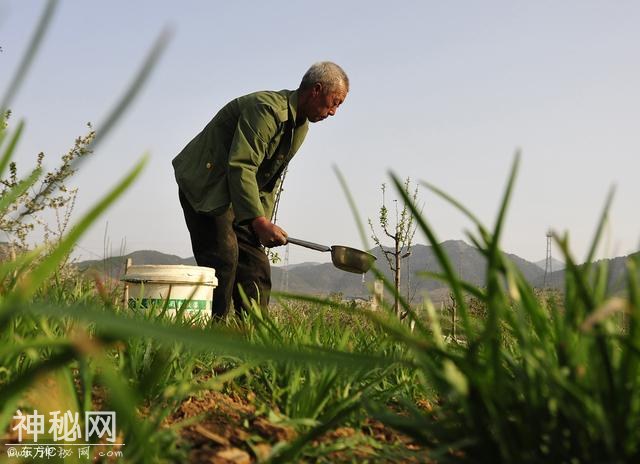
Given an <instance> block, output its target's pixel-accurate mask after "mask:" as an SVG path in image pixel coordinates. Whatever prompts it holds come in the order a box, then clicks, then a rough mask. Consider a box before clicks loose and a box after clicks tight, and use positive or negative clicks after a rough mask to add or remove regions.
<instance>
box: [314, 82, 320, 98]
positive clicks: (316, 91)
mask: <svg viewBox="0 0 640 464" xmlns="http://www.w3.org/2000/svg"><path fill="white" fill-rule="evenodd" d="M322 90H323V89H322V84H321V83H320V82H316V83H315V84H313V91H312V95H313V96H314V97H317V96H318V95H322Z"/></svg>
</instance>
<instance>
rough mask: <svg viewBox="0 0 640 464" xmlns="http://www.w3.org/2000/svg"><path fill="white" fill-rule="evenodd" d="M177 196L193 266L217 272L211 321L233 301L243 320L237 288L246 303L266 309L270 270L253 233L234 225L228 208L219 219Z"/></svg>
mask: <svg viewBox="0 0 640 464" xmlns="http://www.w3.org/2000/svg"><path fill="white" fill-rule="evenodd" d="M178 196H179V198H180V204H181V205H182V210H183V212H184V219H185V221H186V223H187V228H188V229H189V234H190V235H191V247H192V248H193V255H194V257H195V259H196V263H198V266H206V267H212V268H214V269H215V271H216V277H217V278H218V287H217V288H216V289H215V290H214V292H213V303H212V313H213V317H214V319H215V318H221V317H223V316H225V315H226V314H227V313H228V312H229V309H230V307H231V301H232V300H233V306H234V308H235V311H236V314H238V315H239V316H242V308H243V304H242V298H241V297H240V292H239V291H238V285H241V286H242V289H243V291H244V292H245V294H246V295H247V297H248V298H249V299H254V300H256V301H258V302H259V303H260V306H262V307H263V308H266V307H267V305H268V304H269V295H270V293H271V267H270V265H269V260H268V258H267V255H266V254H265V252H264V248H263V247H262V245H260V241H259V240H258V238H257V237H256V235H255V234H254V233H253V231H252V230H250V228H249V227H248V226H240V225H238V224H237V223H236V222H235V217H234V215H233V209H231V208H229V209H227V210H226V211H225V212H224V213H222V214H220V215H218V216H213V215H207V214H203V213H198V212H197V211H195V210H194V209H193V207H192V206H191V204H190V203H189V201H188V200H187V199H186V198H185V196H184V194H183V193H182V191H178Z"/></svg>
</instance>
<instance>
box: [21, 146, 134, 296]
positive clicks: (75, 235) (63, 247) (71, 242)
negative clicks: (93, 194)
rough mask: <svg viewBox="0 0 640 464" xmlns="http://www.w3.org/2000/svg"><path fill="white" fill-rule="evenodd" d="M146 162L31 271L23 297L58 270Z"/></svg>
mask: <svg viewBox="0 0 640 464" xmlns="http://www.w3.org/2000/svg"><path fill="white" fill-rule="evenodd" d="M146 162H147V157H146V156H145V157H143V158H142V159H141V160H140V161H139V162H138V163H137V164H136V165H135V166H134V168H133V169H132V170H131V171H130V172H129V173H128V174H127V175H126V176H125V177H124V178H123V179H122V180H121V181H120V182H119V183H118V184H117V185H116V186H115V187H114V188H113V189H112V190H111V191H110V192H109V193H108V194H107V195H106V196H105V197H104V198H102V200H100V201H99V202H98V203H97V204H96V205H95V206H94V207H93V208H92V209H91V210H90V211H89V212H88V213H87V214H85V216H84V217H83V218H82V219H81V220H80V222H79V223H78V224H76V225H75V226H74V227H73V228H72V229H71V230H70V231H69V233H68V234H67V236H66V237H65V238H64V239H62V241H61V242H60V243H59V244H58V245H57V246H56V247H55V248H54V249H53V250H52V251H51V253H50V254H49V255H47V257H46V258H45V259H43V260H42V262H41V263H40V264H39V265H38V267H36V268H35V269H34V270H33V272H31V274H30V276H29V281H28V285H24V286H22V287H20V294H21V296H22V297H26V298H28V297H30V296H32V295H33V294H34V293H35V291H36V290H37V289H38V288H39V287H40V286H41V285H42V284H43V283H44V282H45V280H46V279H48V278H49V277H50V276H51V275H52V274H53V273H54V272H55V271H56V269H57V267H58V264H59V263H60V262H61V261H62V260H63V259H64V258H65V257H66V256H67V255H68V254H69V253H70V252H71V250H72V249H73V247H74V246H75V244H76V242H77V241H78V239H79V238H80V237H81V236H82V234H83V233H84V232H85V231H86V230H87V229H88V228H89V227H90V226H91V224H93V223H94V221H95V220H96V219H97V218H98V217H99V216H100V215H101V214H102V213H104V211H106V210H107V208H108V207H109V206H111V205H112V204H113V203H114V202H115V201H116V200H117V199H118V198H119V197H120V195H122V194H123V193H124V192H125V190H127V189H128V188H129V186H131V184H132V183H133V182H134V180H135V179H136V178H137V177H138V175H139V174H140V172H141V171H142V169H143V168H144V166H145V164H146Z"/></svg>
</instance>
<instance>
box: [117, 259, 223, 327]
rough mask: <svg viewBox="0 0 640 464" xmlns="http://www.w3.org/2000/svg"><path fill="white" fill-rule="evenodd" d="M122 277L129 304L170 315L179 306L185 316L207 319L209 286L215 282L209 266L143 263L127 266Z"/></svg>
mask: <svg viewBox="0 0 640 464" xmlns="http://www.w3.org/2000/svg"><path fill="white" fill-rule="evenodd" d="M122 281H124V282H127V285H128V293H129V297H128V300H129V301H128V305H129V307H130V308H135V307H139V306H142V307H144V308H150V309H154V311H155V312H156V313H160V312H161V311H162V309H163V308H165V305H166V313H165V314H167V315H170V316H174V315H175V314H176V311H178V310H179V309H180V308H182V307H183V306H184V307H185V310H184V316H185V317H186V318H187V319H210V318H211V299H212V298H213V290H214V289H215V288H216V286H217V285H218V279H216V271H215V270H214V269H212V268H210V267H200V266H183V265H153V264H143V265H134V266H130V267H129V269H127V273H126V274H125V275H124V276H123V277H122Z"/></svg>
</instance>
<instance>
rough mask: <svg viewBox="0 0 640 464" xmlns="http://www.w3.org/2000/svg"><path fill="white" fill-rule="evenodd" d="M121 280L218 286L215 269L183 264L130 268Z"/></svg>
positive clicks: (145, 265)
mask: <svg viewBox="0 0 640 464" xmlns="http://www.w3.org/2000/svg"><path fill="white" fill-rule="evenodd" d="M121 280H122V281H124V282H168V283H187V284H200V285H218V279H216V271H215V269H213V268H211V267H203V266H185V265H183V264H175V265H166V264H160V265H158V264H140V265H134V266H130V267H129V269H128V270H127V273H126V274H125V275H124V276H123V277H122V279H121Z"/></svg>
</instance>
